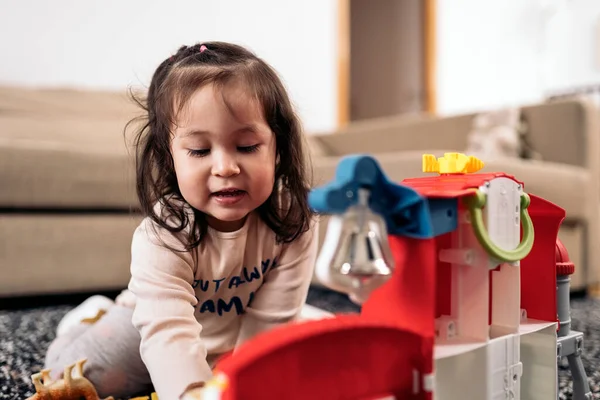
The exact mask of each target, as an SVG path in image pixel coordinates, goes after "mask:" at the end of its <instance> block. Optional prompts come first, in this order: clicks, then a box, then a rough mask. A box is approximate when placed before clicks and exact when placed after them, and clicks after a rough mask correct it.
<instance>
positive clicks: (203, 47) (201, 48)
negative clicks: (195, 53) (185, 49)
mask: <svg viewBox="0 0 600 400" xmlns="http://www.w3.org/2000/svg"><path fill="white" fill-rule="evenodd" d="M204 50H206V46H205V45H202V46H200V53H202V52H203V51H204Z"/></svg>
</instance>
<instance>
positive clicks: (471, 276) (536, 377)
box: [34, 153, 592, 400]
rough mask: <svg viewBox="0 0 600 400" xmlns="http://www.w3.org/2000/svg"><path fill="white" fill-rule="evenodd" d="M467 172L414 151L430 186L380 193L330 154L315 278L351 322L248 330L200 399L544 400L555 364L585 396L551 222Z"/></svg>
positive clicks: (566, 267) (517, 194) (374, 176)
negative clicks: (347, 306) (333, 164)
mask: <svg viewBox="0 0 600 400" xmlns="http://www.w3.org/2000/svg"><path fill="white" fill-rule="evenodd" d="M482 166H483V163H482V162H481V161H480V160H479V159H477V158H475V157H468V156H465V155H463V154H459V153H448V154H446V155H445V156H444V157H442V158H439V159H437V158H435V157H434V156H432V155H424V156H423V170H424V172H429V173H435V174H436V175H435V176H426V177H419V178H412V179H406V180H404V181H402V182H401V183H393V182H390V180H389V179H388V178H387V177H386V176H385V174H384V172H383V171H382V170H381V168H380V166H379V164H378V163H377V162H376V161H375V159H374V158H372V157H370V156H368V155H354V156H348V157H346V158H343V159H342V160H341V161H340V163H339V165H338V168H337V171H336V177H335V180H334V181H332V182H330V183H329V184H327V185H325V186H322V187H319V188H316V189H314V190H313V191H312V192H311V194H310V198H309V200H310V204H311V207H313V208H314V209H315V210H316V211H318V212H319V213H322V214H328V226H327V234H326V237H325V241H324V244H323V246H322V250H321V253H320V255H319V257H318V260H317V265H316V274H317V275H318V277H319V278H320V280H321V281H322V282H323V283H324V284H325V285H326V286H328V287H330V288H332V289H335V290H337V291H341V292H344V293H347V294H348V295H349V296H350V298H351V299H352V300H353V301H355V302H357V303H360V304H361V305H362V308H361V311H360V313H359V314H340V315H334V316H333V317H326V318H323V319H319V320H310V321H302V322H297V323H293V324H289V325H287V326H284V327H281V328H277V329H274V330H272V331H270V332H267V333H264V334H261V335H259V336H258V337H256V338H255V339H254V340H252V341H250V342H249V343H247V344H246V345H244V346H243V347H242V348H240V349H239V351H238V352H237V353H236V354H235V356H228V357H225V358H223V359H221V360H220V361H219V363H218V364H217V367H216V369H215V371H214V372H215V375H214V378H213V379H212V380H211V381H210V382H208V383H207V385H206V386H205V388H204V389H203V394H202V397H201V398H202V399H203V400H217V399H219V400H241V399H260V400H270V399H275V400H280V399H287V400H295V399H298V400H300V399H302V400H306V399H328V400H329V399H356V400H376V399H377V400H384V399H386V400H393V399H396V400H400V399H402V400H407V399H423V400H431V399H433V398H435V399H438V400H458V399H460V400H463V399H477V400H492V399H493V400H499V399H522V400H524V399H531V400H548V399H556V398H557V396H558V384H557V369H558V367H557V361H559V360H560V359H561V358H562V357H567V358H568V362H569V366H570V370H571V373H572V378H573V393H574V397H573V398H574V399H575V400H585V399H591V398H592V394H591V392H590V389H589V385H588V382H587V377H586V374H585V371H584V368H583V365H582V361H581V357H580V355H581V353H582V351H583V334H582V333H581V332H576V331H573V330H571V329H570V309H569V276H570V275H571V274H572V273H573V272H574V265H573V264H572V263H571V262H570V260H569V257H568V253H567V250H566V249H565V247H564V246H563V244H562V243H561V242H560V240H559V239H558V230H559V227H560V224H561V223H562V221H563V219H564V217H565V212H564V210H563V209H561V208H560V207H558V206H556V205H554V204H552V203H550V202H549V201H547V200H545V199H542V198H540V197H537V196H535V195H533V194H528V193H527V192H526V191H525V189H524V186H523V183H522V182H520V181H518V180H517V179H516V178H515V177H513V176H511V175H508V174H505V173H502V172H497V173H481V172H479V170H480V169H481V168H482ZM65 376H69V375H68V374H65ZM34 382H35V376H34ZM38 382H39V380H38ZM38 387H39V388H38ZM42 388H43V387H42V386H40V385H39V384H38V383H36V389H38V393H40V390H42ZM36 398H39V399H43V398H46V397H36ZM63 398H65V399H67V398H68V399H70V398H71V397H63ZM85 398H86V399H91V398H92V397H85ZM96 398H97V396H96V397H95V398H94V399H96Z"/></svg>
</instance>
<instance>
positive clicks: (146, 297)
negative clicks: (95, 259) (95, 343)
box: [129, 220, 212, 399]
mask: <svg viewBox="0 0 600 400" xmlns="http://www.w3.org/2000/svg"><path fill="white" fill-rule="evenodd" d="M156 231H157V232H159V236H160V239H162V240H163V241H164V242H165V243H166V244H168V245H169V246H171V247H174V248H176V249H179V248H182V245H181V244H180V243H179V242H178V241H176V239H175V238H174V237H173V236H172V235H171V234H170V233H169V232H167V231H165V230H164V229H163V230H161V228H160V227H157V228H156ZM160 239H158V238H157V237H156V234H155V230H154V229H153V226H152V223H151V222H149V220H145V221H144V222H142V224H141V225H140V226H139V227H138V228H137V230H136V231H135V233H134V236H133V242H132V248H131V251H132V261H131V274H132V277H131V281H130V284H129V289H130V290H131V291H132V292H133V293H134V294H135V297H136V307H135V311H134V314H133V324H134V325H135V327H136V328H137V329H138V330H139V331H140V335H141V345H140V353H141V356H142V360H143V361H144V363H145V364H146V368H148V371H149V373H150V377H151V379H152V383H153V384H154V388H155V391H156V393H157V395H158V397H159V398H160V399H178V398H179V397H180V396H181V395H182V394H183V393H184V391H185V390H186V388H188V387H189V386H190V385H194V384H196V383H199V382H205V381H206V380H207V379H209V378H210V377H211V376H212V372H211V369H210V367H209V365H208V363H207V362H206V348H205V346H204V344H203V343H202V341H201V340H200V332H201V331H202V326H201V325H200V324H199V323H198V321H197V320H196V318H195V317H194V306H195V305H196V303H197V300H196V297H195V295H194V290H193V288H192V282H193V280H194V267H193V266H194V264H193V260H192V255H191V253H190V252H174V251H171V250H169V249H168V248H166V247H165V246H164V244H163V243H162V242H161V241H160Z"/></svg>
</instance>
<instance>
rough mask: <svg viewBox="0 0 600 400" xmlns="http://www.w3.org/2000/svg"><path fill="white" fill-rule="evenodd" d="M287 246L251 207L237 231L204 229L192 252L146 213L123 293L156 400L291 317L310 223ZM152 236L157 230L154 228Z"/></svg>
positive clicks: (314, 234) (300, 290)
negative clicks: (181, 250) (276, 237)
mask: <svg viewBox="0 0 600 400" xmlns="http://www.w3.org/2000/svg"><path fill="white" fill-rule="evenodd" d="M311 226H312V228H311V230H309V231H308V232H307V233H305V234H304V235H302V236H301V237H299V238H298V239H297V240H296V241H294V242H293V243H289V244H277V243H276V241H275V234H274V232H273V231H272V230H271V229H270V228H269V227H268V226H267V225H266V224H264V222H262V220H261V219H260V218H259V216H258V215H257V214H255V213H252V214H250V215H249V216H248V218H247V220H246V223H245V225H244V226H243V227H242V228H241V229H240V230H238V231H236V232H228V233H225V232H218V231H216V230H213V229H210V228H209V230H208V234H207V235H206V237H205V239H204V240H203V242H202V243H201V244H200V246H199V247H198V248H197V249H196V250H195V251H192V252H174V251H171V250H169V249H168V248H167V247H166V246H165V244H168V245H170V246H171V247H175V248H181V244H180V243H179V242H178V241H176V239H175V238H174V237H173V236H172V235H171V234H170V233H169V232H168V231H166V230H164V229H161V228H160V227H158V226H157V225H156V224H154V223H153V222H152V221H151V220H149V219H145V220H144V221H143V222H142V223H141V224H140V226H139V227H138V228H137V229H136V231H135V233H134V235H133V242H132V249H131V250H132V262H131V274H132V277H131V281H130V284H129V291H130V293H131V295H130V296H127V295H125V296H122V299H129V300H128V301H130V302H131V303H132V305H133V306H134V307H135V311H134V315H133V324H134V325H135V326H136V327H137V328H138V330H139V331H140V334H141V346H140V353H141V356H142V359H143V361H144V363H145V364H146V367H147V368H148V371H149V373H150V376H151V378H152V382H153V384H154V388H155V390H156V392H157V394H158V397H159V398H160V399H165V400H175V399H178V398H179V397H180V396H181V395H182V394H183V392H184V391H185V389H186V388H187V387H188V386H189V385H191V384H194V383H197V382H204V381H206V380H207V379H209V378H210V377H211V376H212V371H211V363H210V362H211V359H214V357H217V356H218V355H220V354H223V353H225V352H227V351H230V350H232V349H234V348H235V347H236V346H237V345H240V344H241V343H243V342H244V341H246V340H247V339H249V338H252V337H253V336H254V335H256V334H257V333H260V332H263V331H265V330H268V329H270V328H272V327H274V326H277V325H279V324H282V323H287V322H290V321H292V320H294V319H295V318H296V317H297V316H298V315H299V313H300V310H301V308H302V306H303V305H304V303H305V301H306V296H307V292H308V288H309V285H310V281H311V278H312V274H313V267H314V264H315V259H316V256H317V240H318V229H317V227H316V223H314V224H313V225H311ZM155 232H156V233H157V234H158V235H157V234H156V233H155Z"/></svg>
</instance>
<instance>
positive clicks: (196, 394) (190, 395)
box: [180, 384, 204, 400]
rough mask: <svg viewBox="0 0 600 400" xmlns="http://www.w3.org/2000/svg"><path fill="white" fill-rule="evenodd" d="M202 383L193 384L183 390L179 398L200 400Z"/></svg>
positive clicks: (182, 399)
mask: <svg viewBox="0 0 600 400" xmlns="http://www.w3.org/2000/svg"><path fill="white" fill-rule="evenodd" d="M203 387H204V384H198V385H194V387H192V388H190V389H188V390H186V391H185V393H184V394H183V396H181V399H180V400H202V388H203Z"/></svg>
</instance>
